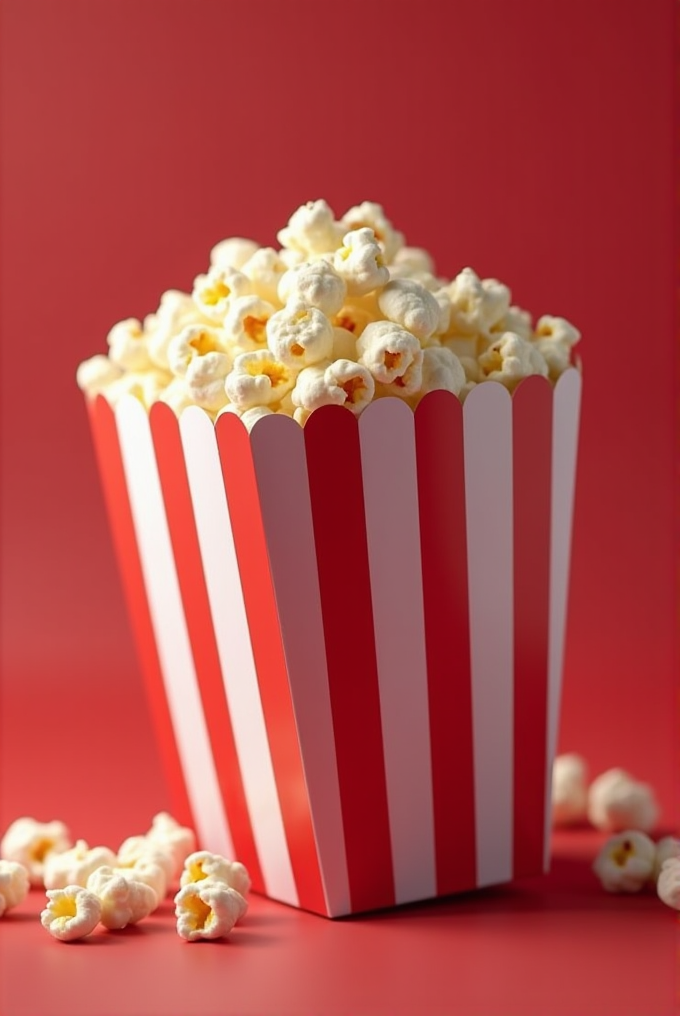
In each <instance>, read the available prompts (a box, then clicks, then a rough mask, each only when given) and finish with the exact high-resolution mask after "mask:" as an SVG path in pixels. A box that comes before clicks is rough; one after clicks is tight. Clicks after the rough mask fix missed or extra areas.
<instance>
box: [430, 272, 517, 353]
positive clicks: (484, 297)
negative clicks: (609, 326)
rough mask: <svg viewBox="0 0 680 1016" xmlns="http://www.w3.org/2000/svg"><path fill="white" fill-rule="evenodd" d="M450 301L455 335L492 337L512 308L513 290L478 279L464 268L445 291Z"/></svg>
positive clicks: (475, 274)
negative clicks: (494, 327)
mask: <svg viewBox="0 0 680 1016" xmlns="http://www.w3.org/2000/svg"><path fill="white" fill-rule="evenodd" d="M446 288H447V291H448V294H449V298H450V300H451V318H450V330H451V332H452V333H453V334H456V335H483V336H484V335H489V333H490V331H491V329H492V328H493V326H494V325H495V324H496V323H497V322H498V321H500V320H501V318H502V317H503V315H504V314H506V313H507V311H508V310H509V308H510V290H509V289H508V287H507V286H504V285H503V283H501V282H499V281H498V280H497V279H484V280H483V281H482V279H480V278H479V276H478V275H477V273H476V272H474V271H473V270H472V268H464V269H463V270H462V272H460V273H459V274H458V275H457V276H456V278H455V279H453V281H452V282H450V283H449V285H448V286H447V287H446Z"/></svg>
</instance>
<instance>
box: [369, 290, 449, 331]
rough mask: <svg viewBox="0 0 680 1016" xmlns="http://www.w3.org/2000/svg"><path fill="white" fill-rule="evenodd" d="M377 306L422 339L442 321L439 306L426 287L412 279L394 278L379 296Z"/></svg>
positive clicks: (388, 318)
mask: <svg viewBox="0 0 680 1016" xmlns="http://www.w3.org/2000/svg"><path fill="white" fill-rule="evenodd" d="M378 306H379V307H380V310H381V311H382V313H383V314H384V315H385V317H386V318H387V320H388V321H394V322H395V324H398V325H401V326H402V328H405V329H406V330H407V331H409V332H411V333H412V334H413V335H415V336H417V338H419V339H429V337H430V336H431V335H432V334H433V333H434V332H435V331H436V330H437V326H438V325H439V323H440V306H439V304H438V302H437V300H436V299H435V297H434V296H433V295H432V293H429V292H428V291H427V289H425V288H424V287H423V286H421V285H420V284H419V283H417V282H413V281H412V280H411V279H393V280H392V281H390V282H388V283H387V285H386V286H385V287H384V289H382V290H381V292H380V294H379V296H378Z"/></svg>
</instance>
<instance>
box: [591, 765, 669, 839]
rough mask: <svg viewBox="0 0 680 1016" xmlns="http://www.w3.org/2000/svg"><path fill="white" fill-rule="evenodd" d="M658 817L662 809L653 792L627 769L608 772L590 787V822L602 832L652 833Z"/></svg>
mask: <svg viewBox="0 0 680 1016" xmlns="http://www.w3.org/2000/svg"><path fill="white" fill-rule="evenodd" d="M658 817H659V806H658V805H657V803H656V799H655V797H654V791H653V790H652V788H651V787H650V786H648V784H646V783H638V782H637V781H636V780H635V779H633V777H632V776H630V774H629V773H627V772H625V771H624V770H623V769H608V770H607V772H605V773H602V775H601V776H598V777H597V779H596V780H594V781H593V783H592V784H591V786H590V790H589V791H588V818H589V819H590V821H591V822H592V824H593V825H594V826H596V827H597V828H598V829H603V830H606V831H612V832H616V831H618V830H620V829H627V828H632V829H641V830H642V831H643V832H649V830H650V829H653V828H654V826H655V825H656V822H657V819H658Z"/></svg>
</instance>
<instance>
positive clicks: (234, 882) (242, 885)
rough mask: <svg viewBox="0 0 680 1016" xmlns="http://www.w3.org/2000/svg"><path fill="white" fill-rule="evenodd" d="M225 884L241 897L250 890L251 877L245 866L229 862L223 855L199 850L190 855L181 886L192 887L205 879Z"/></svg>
mask: <svg viewBox="0 0 680 1016" xmlns="http://www.w3.org/2000/svg"><path fill="white" fill-rule="evenodd" d="M206 878H209V879H212V880H213V881H217V882H224V884H225V885H228V886H231V888H232V889H235V890H236V891H237V892H238V893H240V894H241V896H245V895H246V894H247V893H248V891H249V890H250V876H249V875H248V872H247V870H246V867H245V865H243V864H241V862H240V861H228V860H227V858H226V857H222V855H221V854H211V853H210V851H208V850H199V851H197V852H196V853H194V854H189V856H188V857H187V859H186V860H185V862H184V871H183V872H182V875H181V877H180V880H179V884H180V886H185V885H191V883H193V882H200V881H202V880H203V879H206Z"/></svg>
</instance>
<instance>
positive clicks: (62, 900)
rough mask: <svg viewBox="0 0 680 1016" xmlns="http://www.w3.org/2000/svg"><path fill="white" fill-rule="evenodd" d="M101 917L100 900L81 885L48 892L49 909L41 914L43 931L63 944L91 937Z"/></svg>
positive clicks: (47, 907)
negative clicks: (45, 930)
mask: <svg viewBox="0 0 680 1016" xmlns="http://www.w3.org/2000/svg"><path fill="white" fill-rule="evenodd" d="M101 916H102V904H101V901H100V899H99V897H98V896H97V895H96V894H95V893H93V892H91V891H90V890H89V889H83V887H82V886H79V885H67V886H65V887H64V888H63V889H48V890H47V906H46V907H45V909H44V910H43V912H42V913H41V915H40V922H41V924H42V926H43V928H46V929H47V931H49V933H50V935H53V936H54V937H55V938H58V939H59V940H60V941H61V942H75V941H76V939H79V938H85V936H86V935H89V934H91V933H92V932H93V931H94V929H95V928H96V927H97V925H98V924H99V921H100V919H101Z"/></svg>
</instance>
